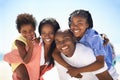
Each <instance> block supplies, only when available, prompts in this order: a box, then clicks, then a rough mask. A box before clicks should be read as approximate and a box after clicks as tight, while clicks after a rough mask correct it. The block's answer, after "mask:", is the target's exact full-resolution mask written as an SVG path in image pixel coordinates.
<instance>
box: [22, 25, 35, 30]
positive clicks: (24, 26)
mask: <svg viewBox="0 0 120 80" xmlns="http://www.w3.org/2000/svg"><path fill="white" fill-rule="evenodd" d="M23 29H24V30H29V29H34V27H33V26H32V25H31V24H25V25H22V26H21V30H23Z"/></svg>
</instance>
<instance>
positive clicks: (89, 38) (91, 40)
mask: <svg viewBox="0 0 120 80" xmlns="http://www.w3.org/2000/svg"><path fill="white" fill-rule="evenodd" d="M78 42H79V43H82V44H84V45H86V46H88V47H90V48H91V49H92V50H93V52H94V55H95V56H99V55H102V56H104V57H105V62H106V64H107V66H108V68H110V66H111V56H109V55H108V54H109V50H107V49H105V47H104V46H103V40H102V38H101V36H100V35H99V34H98V32H97V31H95V30H93V29H87V30H86V32H85V34H84V35H83V37H82V38H81V39H80V40H79V41H78ZM106 50H107V51H106Z"/></svg>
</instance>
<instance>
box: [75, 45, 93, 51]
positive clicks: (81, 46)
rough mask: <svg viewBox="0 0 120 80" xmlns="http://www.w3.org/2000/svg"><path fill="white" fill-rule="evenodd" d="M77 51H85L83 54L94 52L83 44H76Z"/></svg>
mask: <svg viewBox="0 0 120 80" xmlns="http://www.w3.org/2000/svg"><path fill="white" fill-rule="evenodd" d="M76 50H77V51H83V52H86V51H90V52H91V51H92V49H91V48H90V47H88V46H85V45H84V44H81V43H77V44H76Z"/></svg>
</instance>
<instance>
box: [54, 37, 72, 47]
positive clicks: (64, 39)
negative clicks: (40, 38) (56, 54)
mask: <svg viewBox="0 0 120 80" xmlns="http://www.w3.org/2000/svg"><path fill="white" fill-rule="evenodd" d="M69 41H71V37H64V38H61V39H55V43H56V44H58V45H59V44H64V43H66V42H69Z"/></svg>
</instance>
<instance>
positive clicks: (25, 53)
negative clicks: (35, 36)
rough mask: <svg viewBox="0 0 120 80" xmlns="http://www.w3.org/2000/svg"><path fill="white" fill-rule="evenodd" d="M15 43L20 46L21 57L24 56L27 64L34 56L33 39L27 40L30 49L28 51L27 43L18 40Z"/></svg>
mask: <svg viewBox="0 0 120 80" xmlns="http://www.w3.org/2000/svg"><path fill="white" fill-rule="evenodd" d="M15 43H16V46H17V48H18V52H19V54H20V57H21V58H22V60H23V62H25V63H26V64H27V63H28V62H29V61H30V59H31V57H32V52H33V43H32V40H27V44H28V51H26V45H25V44H24V43H23V42H21V41H19V40H16V41H15Z"/></svg>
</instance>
